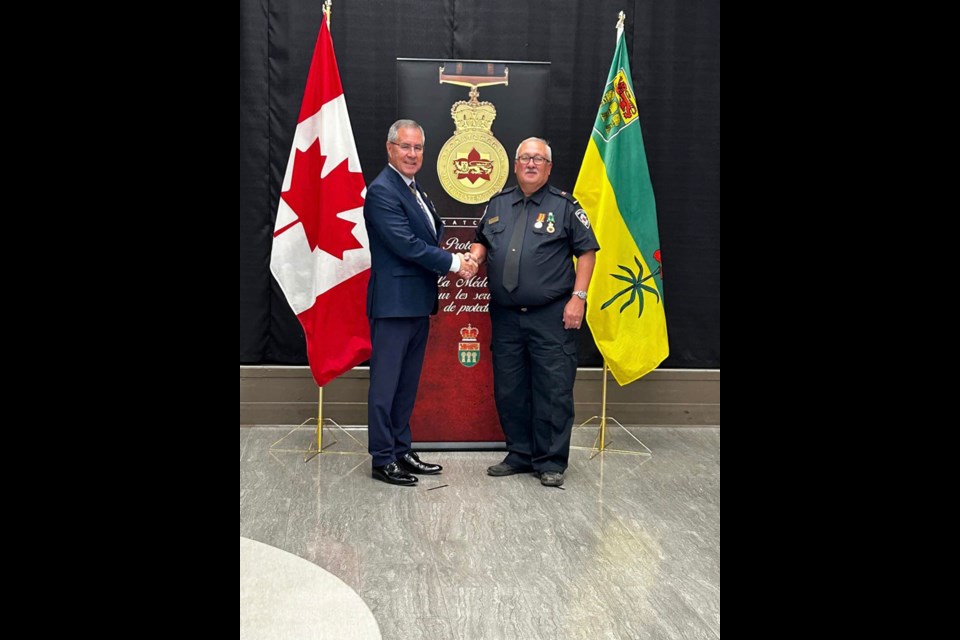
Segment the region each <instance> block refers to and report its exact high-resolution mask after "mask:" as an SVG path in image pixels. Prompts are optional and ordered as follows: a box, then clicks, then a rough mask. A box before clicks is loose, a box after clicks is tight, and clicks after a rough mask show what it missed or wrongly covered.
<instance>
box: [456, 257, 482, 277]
mask: <svg viewBox="0 0 960 640" xmlns="http://www.w3.org/2000/svg"><path fill="white" fill-rule="evenodd" d="M457 255H458V256H460V271H458V272H457V275H458V276H460V277H461V278H472V277H473V276H475V275H477V269H479V268H480V265H479V264H478V263H477V260H476V258H474V257H473V254H472V253H458V254H457Z"/></svg>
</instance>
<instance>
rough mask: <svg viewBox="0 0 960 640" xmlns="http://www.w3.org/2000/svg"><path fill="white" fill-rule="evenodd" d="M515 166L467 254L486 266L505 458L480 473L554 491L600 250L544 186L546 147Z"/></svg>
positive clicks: (579, 214) (565, 451) (534, 148)
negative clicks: (533, 478) (535, 481)
mask: <svg viewBox="0 0 960 640" xmlns="http://www.w3.org/2000/svg"><path fill="white" fill-rule="evenodd" d="M516 158H517V160H516V165H515V167H514V172H515V173H516V174H517V182H518V186H516V187H511V188H508V189H504V190H503V191H501V192H500V193H498V194H497V195H495V196H494V197H493V198H491V199H490V202H489V204H488V205H487V209H486V211H485V212H484V215H483V219H482V220H481V221H480V225H479V226H478V227H477V236H476V240H475V242H474V243H473V245H472V246H471V248H470V253H471V254H472V256H473V258H474V260H475V262H476V263H477V264H483V262H484V261H486V262H487V277H488V282H489V284H488V286H489V288H490V294H491V298H492V302H491V304H490V320H491V323H492V325H493V340H492V350H493V387H494V396H495V397H496V401H497V412H498V413H499V414H500V425H501V426H502V427H503V434H504V436H506V441H507V451H508V452H509V453H508V454H507V457H506V458H504V460H503V462H501V463H500V464H496V465H494V466H492V467H490V468H489V469H487V473H488V474H490V475H492V476H509V475H513V474H515V473H523V472H530V471H533V472H534V473H537V474H538V475H539V476H540V483H541V484H543V485H546V486H548V487H559V486H560V485H561V484H563V473H564V471H566V469H567V461H568V459H569V457H570V433H571V430H572V429H573V382H574V378H575V377H576V374H577V332H576V331H575V329H579V328H580V324H581V322H583V314H584V308H585V306H586V298H587V286H588V285H589V284H590V276H591V275H593V265H594V263H595V261H596V252H597V250H598V249H599V248H600V245H599V244H597V238H596V236H595V235H594V234H593V230H592V229H591V228H590V222H589V220H588V219H587V215H586V213H585V212H584V211H583V209H581V208H580V205H579V204H577V201H576V200H575V199H574V198H573V196H572V195H570V194H569V193H567V192H565V191H560V190H559V189H556V188H554V187H552V186H550V185H548V184H547V179H548V178H549V177H550V170H551V165H552V160H553V157H552V153H551V151H550V147H549V145H548V144H547V142H546V141H545V140H541V139H540V138H528V139H526V140H524V141H523V142H522V143H520V146H519V147H518V148H517V156H516ZM573 256H577V264H576V268H574V263H573V259H572V258H573Z"/></svg>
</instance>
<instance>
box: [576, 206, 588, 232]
mask: <svg viewBox="0 0 960 640" xmlns="http://www.w3.org/2000/svg"><path fill="white" fill-rule="evenodd" d="M576 216H577V219H578V220H579V221H580V223H581V224H583V226H585V227H586V228H587V229H589V228H590V220H589V218H587V212H586V211H584V210H583V209H577V211H576Z"/></svg>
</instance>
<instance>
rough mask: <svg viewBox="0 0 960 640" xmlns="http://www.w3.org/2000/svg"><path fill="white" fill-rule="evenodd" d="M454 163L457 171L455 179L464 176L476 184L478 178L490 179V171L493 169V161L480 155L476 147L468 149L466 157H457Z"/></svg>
mask: <svg viewBox="0 0 960 640" xmlns="http://www.w3.org/2000/svg"><path fill="white" fill-rule="evenodd" d="M454 165H455V166H456V167H457V170H458V171H459V173H457V179H458V180H459V179H460V178H466V179H467V180H469V181H470V184H476V182H477V180H480V179H483V180H490V172H491V171H492V170H493V162H491V161H490V160H484V159H483V158H482V157H480V152H479V151H477V149H476V147H472V148H471V149H470V153H468V154H467V157H466V158H457V160H456V161H455V162H454Z"/></svg>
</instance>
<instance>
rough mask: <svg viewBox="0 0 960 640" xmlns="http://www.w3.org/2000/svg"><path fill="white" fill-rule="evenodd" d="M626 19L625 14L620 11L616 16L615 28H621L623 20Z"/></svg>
mask: <svg viewBox="0 0 960 640" xmlns="http://www.w3.org/2000/svg"><path fill="white" fill-rule="evenodd" d="M626 19H627V14H625V13H624V12H623V11H621V12H620V15H619V16H617V29H623V21H624V20H626Z"/></svg>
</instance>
